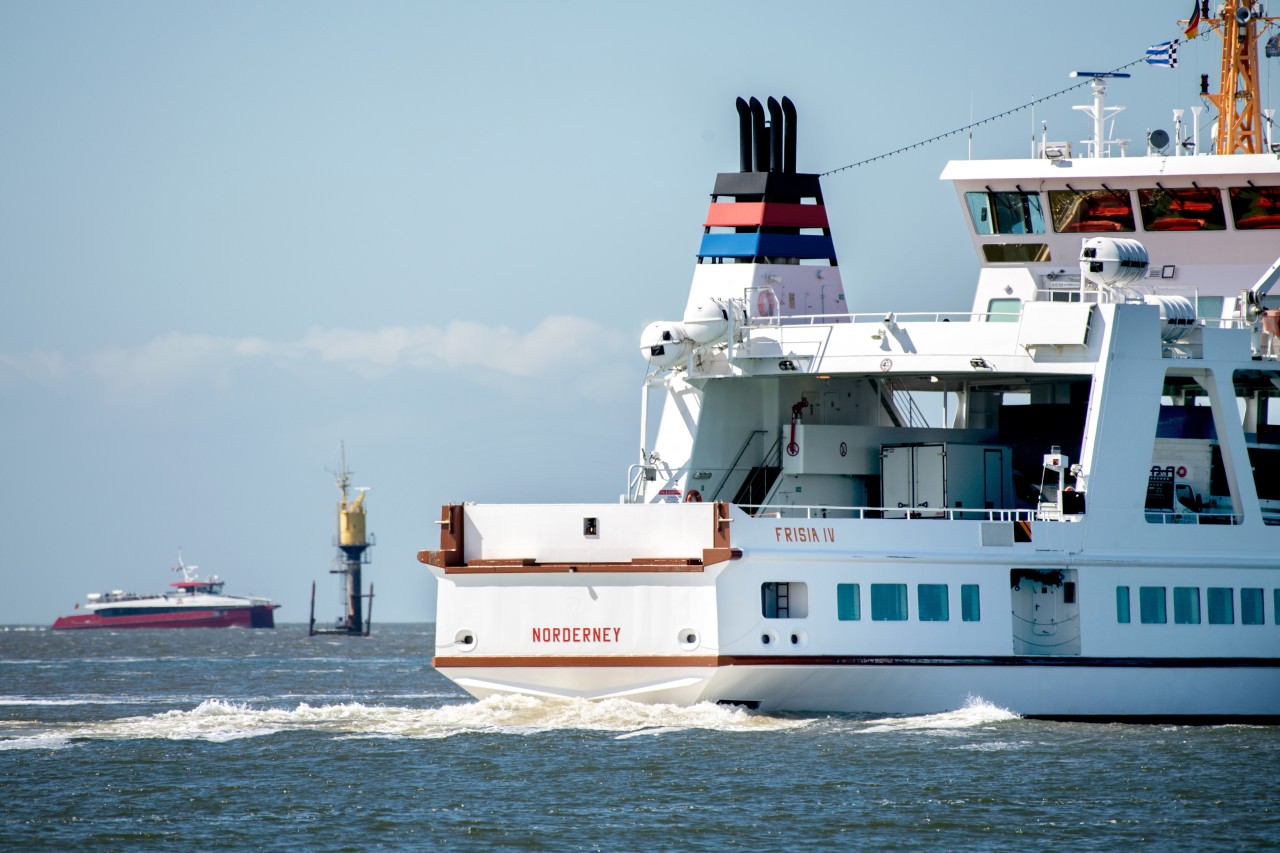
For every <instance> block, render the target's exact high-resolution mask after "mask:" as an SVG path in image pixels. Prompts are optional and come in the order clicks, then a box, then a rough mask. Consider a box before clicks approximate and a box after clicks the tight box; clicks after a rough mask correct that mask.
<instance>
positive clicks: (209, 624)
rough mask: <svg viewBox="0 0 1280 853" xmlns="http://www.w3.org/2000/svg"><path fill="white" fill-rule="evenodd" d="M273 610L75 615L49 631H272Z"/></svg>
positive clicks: (231, 609) (229, 609)
mask: <svg viewBox="0 0 1280 853" xmlns="http://www.w3.org/2000/svg"><path fill="white" fill-rule="evenodd" d="M274 611H275V607H274V606H260V607H237V608H223V609H217V610H192V611H190V612H184V613H163V614H151V613H148V614H142V615H138V616H107V617H104V616H99V615H97V614H96V613H77V614H74V615H72V616H61V617H59V618H58V620H57V621H56V622H54V623H53V630H55V631H64V630H71V629H87V628H117V629H118V628H274V627H275V626H276V622H275V613H274Z"/></svg>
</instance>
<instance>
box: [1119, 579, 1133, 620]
mask: <svg viewBox="0 0 1280 853" xmlns="http://www.w3.org/2000/svg"><path fill="white" fill-rule="evenodd" d="M1129 619H1130V617H1129V587H1127V586H1118V587H1116V621H1117V622H1119V623H1120V624H1121V625H1128V624H1129Z"/></svg>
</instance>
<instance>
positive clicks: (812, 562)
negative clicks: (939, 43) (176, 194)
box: [419, 4, 1280, 720]
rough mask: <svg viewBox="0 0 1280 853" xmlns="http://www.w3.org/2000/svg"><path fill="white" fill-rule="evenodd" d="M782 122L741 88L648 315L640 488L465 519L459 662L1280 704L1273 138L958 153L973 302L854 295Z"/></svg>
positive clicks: (454, 557) (1175, 712)
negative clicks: (719, 160) (1188, 147)
mask: <svg viewBox="0 0 1280 853" xmlns="http://www.w3.org/2000/svg"><path fill="white" fill-rule="evenodd" d="M1228 5H1231V4H1228ZM1229 11H1230V12H1233V11H1234V6H1233V7H1232V9H1231V10H1229ZM1099 97H1100V93H1099ZM767 110H768V113H769V115H770V118H771V121H769V122H768V123H766V122H765V118H764V116H765V112H766V107H765V106H764V105H761V104H760V103H759V102H757V101H755V99H752V101H751V103H750V104H748V103H746V102H742V101H739V114H740V117H741V130H742V146H741V171H740V172H737V173H726V174H722V175H720V176H719V177H718V178H717V180H716V185H715V190H714V192H713V203H712V205H711V209H710V211H709V213H708V217H707V220H706V223H705V228H706V234H705V236H704V240H703V244H702V250H701V252H700V262H699V264H698V265H697V267H696V269H695V272H694V276H693V283H692V286H691V292H690V297H689V301H688V303H687V305H686V307H685V312H684V315H683V318H682V319H681V320H680V321H673V322H669V323H655V324H652V325H650V326H649V327H648V328H646V329H645V331H644V334H643V336H642V341H641V344H642V346H641V348H642V352H643V353H644V354H645V356H646V357H647V358H649V359H650V364H651V367H652V368H653V369H652V371H651V373H650V375H649V377H648V380H647V384H646V394H645V401H646V404H645V406H644V407H643V409H644V410H643V412H642V420H643V423H642V426H641V436H642V439H641V441H642V449H641V459H640V461H639V462H638V463H637V464H636V465H633V466H632V468H631V471H630V475H629V478H628V493H627V495H626V496H625V498H624V500H623V501H622V502H620V503H618V504H611V505H472V504H463V505H450V506H447V507H445V508H444V512H443V514H442V518H441V521H440V525H441V534H440V536H441V542H440V547H439V549H438V550H432V551H424V552H422V553H421V554H420V555H419V556H420V559H421V560H422V561H423V562H425V563H428V564H429V565H431V567H432V571H433V572H434V573H435V575H436V576H437V578H438V579H439V595H438V606H437V616H436V642H437V646H436V650H435V658H434V663H435V666H436V667H437V668H438V669H439V670H440V671H441V672H443V673H444V674H445V675H446V676H448V677H449V678H451V679H452V680H454V681H455V682H457V683H458V684H459V685H461V686H462V687H464V688H465V689H466V690H468V691H469V692H471V693H472V694H473V695H476V696H485V695H489V694H493V693H500V692H522V693H529V694H533V695H547V696H585V697H592V698H604V697H612V696H625V697H628V698H631V699H635V700H640V701H650V702H675V703H681V704H686V703H694V702H700V701H714V702H736V703H743V704H746V705H748V706H751V707H758V708H761V709H765V710H806V711H848V712H872V713H926V712H936V711H943V710H947V709H952V708H956V707H960V706H962V705H964V704H965V703H966V701H968V700H969V698H970V697H982V698H983V699H986V700H987V701H990V702H993V703H995V704H998V705H1002V706H1004V707H1007V708H1009V709H1010V710H1012V711H1014V712H1016V713H1019V714H1023V715H1031V716H1044V717H1054V718H1086V719H1115V718H1177V719H1184V720H1191V719H1218V718H1234V719H1266V720H1274V719H1280V556H1277V555H1280V401H1278V400H1277V398H1280V360H1278V358H1280V342H1278V341H1277V334H1278V333H1280V310H1278V309H1280V285H1278V284H1277V280H1280V262H1277V257H1278V256H1280V158H1277V156H1276V155H1274V154H1249V155H1232V156H1226V155H1214V156H1209V155H1203V156H1195V157H1164V156H1146V157H1144V156H1134V157H1125V158H1119V157H1112V158H1108V157H1096V158H1087V159H1086V158H1070V157H1069V156H1068V154H1069V152H1067V151H1065V150H1063V148H1061V147H1055V146H1052V145H1048V144H1045V145H1043V146H1041V148H1042V150H1041V152H1040V153H1042V154H1045V155H1046V156H1040V157H1036V158H1033V159H1030V160H1026V161H995V162H991V161H988V162H977V161H966V162H963V163H952V164H950V165H948V166H947V168H946V170H945V171H944V173H943V178H944V179H946V180H950V181H952V182H953V183H954V185H955V187H956V190H957V192H958V194H959V198H960V201H961V204H962V205H963V206H964V209H965V215H966V218H967V220H968V222H969V225H970V229H971V235H972V237H973V241H974V245H975V249H976V250H977V252H978V256H979V259H980V262H981V265H982V267H981V273H980V278H979V282H978V287H977V291H976V294H975V300H974V304H973V309H972V311H970V312H966V313H938V314H909V315H908V314H892V313H891V314H877V315H874V316H859V315H851V314H849V313H848V312H847V310H846V309H845V308H844V292H843V289H842V285H841V278H840V268H839V266H838V265H837V263H836V258H835V249H834V244H833V241H832V240H831V236H830V230H829V223H828V222H827V218H826V213H825V208H824V206H823V204H822V193H821V189H820V187H819V182H818V179H817V176H815V175H806V174H801V173H797V172H796V171H795V168H794V162H795V136H794V131H793V130H791V129H792V128H794V126H795V121H794V109H793V108H792V107H791V105H790V102H789V101H787V100H786V99H783V101H782V102H781V103H778V102H776V101H774V100H773V99H772V98H770V99H769V101H768V106H767ZM1091 148H1094V149H1103V148H1105V146H1104V145H1097V144H1095V145H1093V146H1091ZM1273 205H1275V209H1274V214H1275V215H1276V217H1275V218H1274V219H1273V218H1270V217H1272V215H1273V214H1272V206H1273ZM1273 287H1274V290H1273ZM659 412H660V413H659ZM651 436H652V438H651Z"/></svg>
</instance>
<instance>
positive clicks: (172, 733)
mask: <svg viewBox="0 0 1280 853" xmlns="http://www.w3.org/2000/svg"><path fill="white" fill-rule="evenodd" d="M809 722H810V721H809V720H805V719H798V718H781V717H772V716H768V715H764V714H756V713H752V712H750V711H747V710H744V709H742V708H732V707H723V706H720V705H713V704H709V703H704V704H700V705H694V706H691V707H687V708H686V707H677V706H674V705H644V704H640V703H637V702H632V701H629V700H626V699H609V700H603V701H590V700H586V699H545V698H536V697H531V696H517V695H504V696H492V697H489V698H487V699H482V700H479V701H474V702H465V703H459V704H453V705H444V706H441V707H438V708H427V709H423V708H405V707H384V706H373V705H365V704H362V703H360V702H349V703H339V704H325V705H319V706H312V705H310V704H307V703H305V702H303V703H300V704H298V705H297V706H296V707H294V708H291V709H283V708H262V707H255V706H253V705H251V704H247V703H238V702H229V701H225V700H220V699H210V700H207V701H204V702H201V703H200V704H199V705H197V706H196V707H195V708H192V709H191V710H187V711H181V710H174V711H164V712H162V713H158V714H151V715H146V716H135V717H122V718H120V719H115V720H104V721H101V722H95V723H89V724H64V725H59V726H54V727H51V728H50V729H49V730H48V731H46V732H44V733H41V734H38V735H30V736H24V737H21V738H12V739H9V740H5V741H0V746H2V747H3V748H8V749H56V748H59V747H65V746H68V745H70V744H71V743H72V742H73V741H76V740H85V739H90V740H135V739H169V740H206V741H214V742H225V741H233V740H240V739H244V738H254V737H263V736H266V735H272V734H277V733H280V732H296V731H313V732H320V733H327V734H331V735H334V736H340V737H353V736H354V737H387V738H445V737H452V736H455V735H462V734H467V733H477V732H484V733H495V732H496V733H506V734H515V735H525V734H533V733H537V732H544V731H558V730H566V729H578V730H588V731H600V732H618V733H619V735H618V736H619V737H620V738H628V737H634V736H636V735H642V734H643V735H662V734H666V733H670V732H675V731H681V730H685V729H713V730H717V731H730V732H769V731H780V730H786V729H793V728H799V727H803V726H805V725H808V724H809Z"/></svg>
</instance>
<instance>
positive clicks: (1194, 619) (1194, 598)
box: [1173, 586, 1200, 625]
mask: <svg viewBox="0 0 1280 853" xmlns="http://www.w3.org/2000/svg"><path fill="white" fill-rule="evenodd" d="M1173 622H1174V624H1175V625H1199V624H1200V587H1198V586H1175V587H1174V588H1173Z"/></svg>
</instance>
